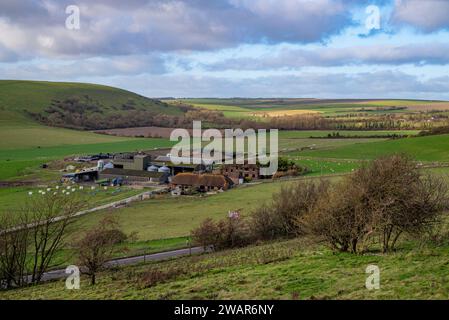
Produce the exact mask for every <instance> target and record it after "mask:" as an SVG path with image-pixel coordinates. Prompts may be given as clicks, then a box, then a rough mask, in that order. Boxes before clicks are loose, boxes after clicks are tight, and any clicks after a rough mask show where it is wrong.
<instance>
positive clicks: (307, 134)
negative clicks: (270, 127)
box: [279, 130, 419, 139]
mask: <svg viewBox="0 0 449 320" xmlns="http://www.w3.org/2000/svg"><path fill="white" fill-rule="evenodd" d="M336 133H338V134H339V135H341V136H345V137H353V136H360V137H365V136H388V135H394V134H396V135H404V136H413V135H417V134H418V133H419V130H375V131H373V130H371V131H363V130H361V131H354V130H352V131H351V130H349V131H348V130H346V131H345V130H293V131H279V138H280V139H302V138H311V137H313V138H316V137H318V138H324V137H327V136H328V135H333V134H336Z"/></svg>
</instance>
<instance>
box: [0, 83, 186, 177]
mask: <svg viewBox="0 0 449 320" xmlns="http://www.w3.org/2000/svg"><path fill="white" fill-rule="evenodd" d="M86 96H87V97H89V101H90V103H92V104H94V105H95V106H96V108H98V109H99V110H100V114H105V115H108V114H114V113H115V114H117V115H118V116H119V117H120V118H124V119H126V118H128V117H127V116H128V114H129V112H131V111H133V110H134V111H135V110H139V111H142V112H143V113H145V114H147V113H148V114H150V113H154V114H164V115H168V116H170V115H175V116H176V115H182V113H183V112H182V110H181V109H179V108H178V107H176V106H170V105H167V104H165V103H163V102H160V101H158V100H153V99H149V98H146V97H143V96H140V95H137V94H135V93H132V92H129V91H126V90H121V89H117V88H112V87H107V86H101V85H94V84H83V83H55V82H38V81H10V80H0V136H1V137H2V138H1V139H0V167H1V168H0V180H3V179H11V178H18V177H20V178H25V176H28V175H29V174H30V173H34V172H35V171H36V170H38V167H39V165H40V164H42V163H44V162H45V161H48V160H52V159H57V158H62V157H64V156H68V155H72V154H75V153H76V154H84V153H96V152H113V151H134V150H136V149H150V148H154V147H157V146H169V145H170V143H169V141H167V140H163V139H134V138H123V137H113V136H106V135H99V134H95V133H92V132H88V131H82V130H71V129H66V128H61V127H52V126H46V125H43V124H42V123H39V122H38V121H36V120H35V119H33V117H32V116H30V113H35V114H41V113H42V114H43V113H45V110H46V109H47V108H49V107H50V106H51V105H52V103H53V104H54V103H55V101H64V100H66V99H73V98H74V97H76V99H86V98H85V97H86ZM130 101H132V105H133V106H134V109H131V110H124V109H123V108H121V107H120V106H122V105H124V104H129V103H130Z"/></svg>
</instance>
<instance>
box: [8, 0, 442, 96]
mask: <svg viewBox="0 0 449 320" xmlns="http://www.w3.org/2000/svg"><path fill="white" fill-rule="evenodd" d="M69 6H76V7H77V8H79V12H80V16H79V22H80V24H79V28H77V25H76V22H77V19H76V10H75V11H73V9H72V8H73V7H69ZM68 7H69V8H68ZM74 13H75V15H73V14H74ZM377 13H379V14H377ZM377 18H378V19H377ZM0 78H1V79H33V80H52V81H76V82H91V83H101V84H107V85H112V86H117V87H121V88H125V89H128V90H131V91H135V92H138V93H141V94H143V95H146V96H150V97H167V96H174V97H237V96H239V97H317V98H423V99H444V100H449V0H371V1H367V0H358V1H356V0H126V1H124V0H96V1H93V0H1V2H0Z"/></svg>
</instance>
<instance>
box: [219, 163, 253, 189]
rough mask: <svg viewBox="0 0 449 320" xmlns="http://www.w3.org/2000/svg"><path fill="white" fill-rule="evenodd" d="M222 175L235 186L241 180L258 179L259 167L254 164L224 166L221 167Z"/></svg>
mask: <svg viewBox="0 0 449 320" xmlns="http://www.w3.org/2000/svg"><path fill="white" fill-rule="evenodd" d="M220 172H221V174H222V175H225V176H227V177H229V178H230V179H231V180H232V181H233V182H234V183H235V184H238V183H241V182H242V181H243V179H250V180H254V179H259V178H260V177H259V166H258V165H256V164H225V165H223V166H222V167H221V169H220Z"/></svg>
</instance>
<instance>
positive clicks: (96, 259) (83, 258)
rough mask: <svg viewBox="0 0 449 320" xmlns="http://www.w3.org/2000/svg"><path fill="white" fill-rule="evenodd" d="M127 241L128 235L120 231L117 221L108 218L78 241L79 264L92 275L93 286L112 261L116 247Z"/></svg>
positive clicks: (76, 245)
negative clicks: (97, 277)
mask: <svg viewBox="0 0 449 320" xmlns="http://www.w3.org/2000/svg"><path fill="white" fill-rule="evenodd" d="M125 239H126V235H125V234H124V233H123V232H122V231H121V230H120V228H119V224H118V222H117V220H115V219H113V218H112V217H106V218H105V219H103V220H102V221H100V223H99V224H98V225H97V226H95V227H93V228H92V229H90V230H89V231H87V232H86V234H85V235H84V236H83V237H82V238H81V239H80V240H79V241H77V243H76V244H75V247H76V249H77V252H78V260H79V264H80V265H81V266H83V267H84V268H85V269H86V271H85V273H86V274H88V275H90V281H91V284H92V285H95V282H96V276H97V274H98V272H99V271H101V270H102V269H103V268H104V267H105V263H106V262H107V261H108V260H110V259H112V256H113V254H114V246H115V245H116V244H118V243H121V242H123V241H124V240H125Z"/></svg>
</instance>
